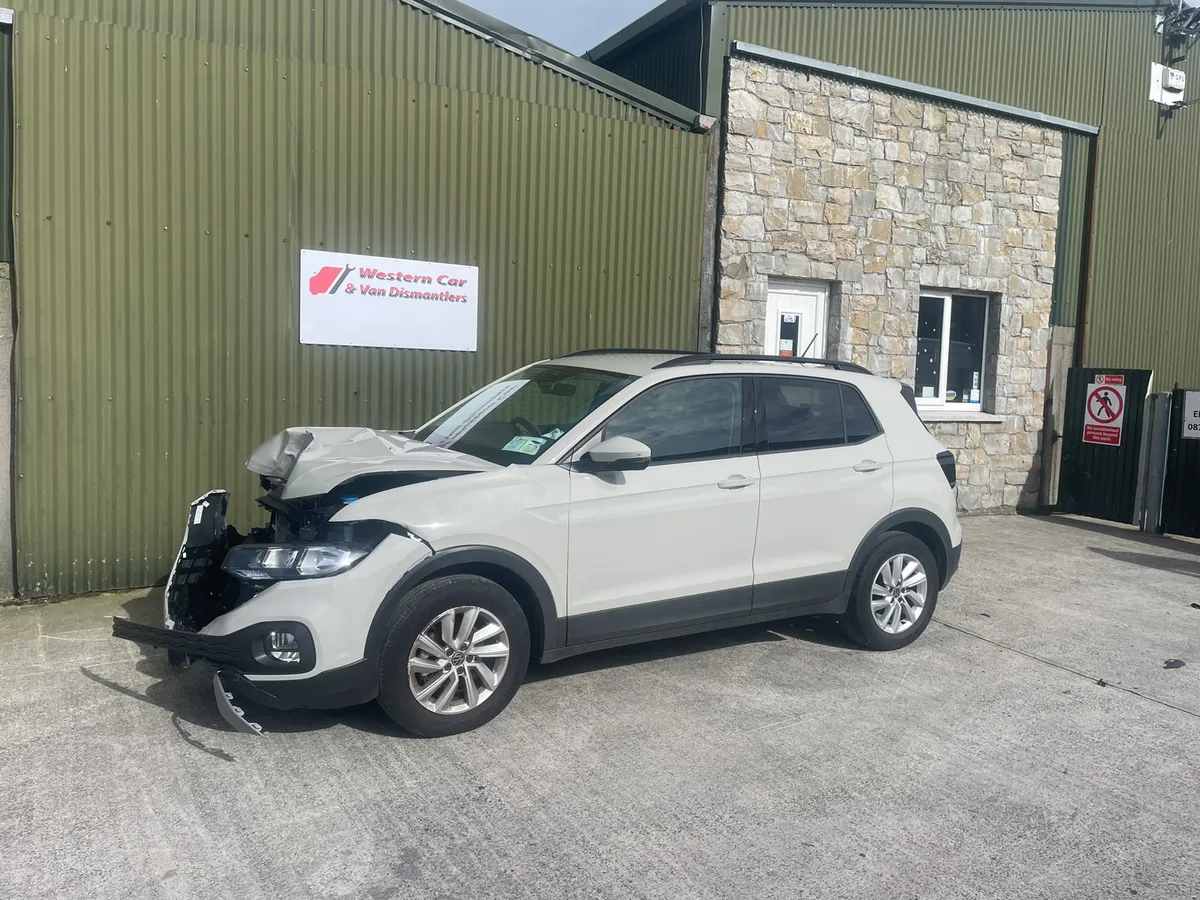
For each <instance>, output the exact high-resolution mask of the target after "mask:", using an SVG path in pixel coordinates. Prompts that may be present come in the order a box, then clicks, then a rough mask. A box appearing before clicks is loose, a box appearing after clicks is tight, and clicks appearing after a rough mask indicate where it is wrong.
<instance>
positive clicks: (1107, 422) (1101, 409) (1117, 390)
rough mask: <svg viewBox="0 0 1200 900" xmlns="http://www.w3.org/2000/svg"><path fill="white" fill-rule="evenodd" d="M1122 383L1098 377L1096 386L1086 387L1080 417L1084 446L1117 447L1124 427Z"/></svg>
mask: <svg viewBox="0 0 1200 900" xmlns="http://www.w3.org/2000/svg"><path fill="white" fill-rule="evenodd" d="M1118 379H1119V381H1118ZM1124 381H1125V379H1124V377H1123V376H1120V375H1097V376H1096V382H1095V384H1090V385H1088V393H1087V408H1086V409H1085V410H1084V416H1083V442H1084V443H1085V444H1107V445H1109V446H1111V447H1116V446H1119V445H1120V443H1121V430H1122V429H1123V428H1124V425H1125V384H1124Z"/></svg>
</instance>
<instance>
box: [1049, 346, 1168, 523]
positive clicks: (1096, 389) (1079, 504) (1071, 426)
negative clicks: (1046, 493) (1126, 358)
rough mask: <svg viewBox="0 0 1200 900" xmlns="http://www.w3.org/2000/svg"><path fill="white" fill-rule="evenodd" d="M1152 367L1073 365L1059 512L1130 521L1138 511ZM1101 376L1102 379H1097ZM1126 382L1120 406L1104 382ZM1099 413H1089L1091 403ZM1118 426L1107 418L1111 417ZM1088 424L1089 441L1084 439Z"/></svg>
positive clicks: (1059, 491)
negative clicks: (1119, 416) (1145, 421)
mask: <svg viewBox="0 0 1200 900" xmlns="http://www.w3.org/2000/svg"><path fill="white" fill-rule="evenodd" d="M1150 376H1151V373H1150V372H1149V371H1147V370H1144V369H1071V371H1070V372H1069V373H1068V374H1067V409H1066V418H1065V421H1064V423H1063V436H1062V442H1063V445H1062V468H1061V473H1062V474H1061V476H1060V478H1059V490H1058V508H1059V510H1060V511H1061V512H1065V513H1075V514H1077V515H1081V516H1091V517H1092V518H1095V519H1107V520H1109V521H1110V522H1124V523H1126V524H1132V523H1133V520H1134V516H1135V514H1136V509H1135V507H1136V504H1137V486H1138V461H1139V454H1140V453H1141V445H1142V421H1143V419H1144V417H1145V413H1146V392H1147V391H1148V390H1149V388H1150ZM1098 378H1100V379H1101V380H1100V381H1098V380H1097V379H1098ZM1119 383H1121V384H1124V387H1125V390H1124V401H1123V404H1122V408H1120V409H1118V408H1117V405H1118V401H1117V398H1116V397H1115V396H1114V395H1115V394H1117V392H1115V391H1108V392H1105V391H1104V390H1103V385H1104V384H1110V385H1117V384H1119ZM1089 402H1091V403H1092V404H1093V410H1094V411H1095V412H1097V413H1098V414H1099V418H1096V417H1095V416H1091V417H1089V415H1088V412H1087V410H1088V403H1089ZM1118 414H1123V419H1124V421H1123V422H1122V425H1121V428H1120V431H1119V438H1118V436H1117V429H1116V428H1112V427H1108V426H1106V425H1104V424H1097V423H1104V422H1105V421H1106V420H1108V419H1109V418H1110V417H1111V420H1112V421H1114V422H1115V421H1119V418H1118ZM1085 429H1086V432H1087V437H1088V438H1089V439H1090V441H1097V440H1107V441H1111V443H1092V442H1089V441H1085V440H1084V436H1085Z"/></svg>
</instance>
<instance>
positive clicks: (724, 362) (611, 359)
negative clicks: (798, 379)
mask: <svg viewBox="0 0 1200 900" xmlns="http://www.w3.org/2000/svg"><path fill="white" fill-rule="evenodd" d="M547 362H552V363H553V364H554V365H559V366H576V367H578V368H581V369H598V370H600V371H605V372H619V373H621V374H623V375H634V376H637V377H639V378H644V377H647V376H650V375H655V376H662V377H669V376H671V375H684V374H689V375H700V374H713V375H715V374H718V373H719V374H724V375H728V374H732V373H741V374H745V373H747V372H754V373H758V374H773V375H810V376H811V375H825V376H830V377H835V378H837V380H845V381H852V382H853V381H857V380H860V379H863V378H867V379H871V378H875V377H876V376H874V375H872V374H871V373H870V372H868V371H867V370H866V369H863V368H862V367H861V366H856V365H854V364H852V363H846V362H840V361H838V360H807V359H803V360H802V359H789V358H784V357H766V356H755V357H739V356H736V355H723V354H716V353H701V352H697V351H686V350H583V351H579V352H577V353H571V354H568V355H567V356H560V357H556V358H555V359H553V360H547ZM668 364H669V365H668Z"/></svg>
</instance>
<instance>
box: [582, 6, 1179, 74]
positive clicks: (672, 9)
mask: <svg viewBox="0 0 1200 900" xmlns="http://www.w3.org/2000/svg"><path fill="white" fill-rule="evenodd" d="M713 2H714V0H666V2H664V3H662V4H660V5H658V6H656V7H655V8H654V9H652V10H650V11H649V12H648V13H646V14H645V15H644V16H642V17H641V18H640V19H638V20H637V21H635V22H633V23H631V24H630V25H628V26H626V27H625V28H622V29H621V30H620V31H618V32H617V33H616V34H614V35H613V36H612V37H610V38H608V39H607V40H605V41H603V42H601V43H600V44H597V45H596V46H595V47H593V48H592V49H591V50H589V51H588V52H587V53H585V54H584V55H583V56H584V58H585V59H588V60H596V61H599V60H602V59H604V58H605V57H606V56H609V55H611V54H612V53H613V52H614V51H617V50H620V49H622V48H624V47H627V46H630V45H632V44H636V43H637V42H638V41H640V40H641V39H642V38H645V37H649V36H650V34H652V33H653V32H654V31H657V30H658V29H659V28H661V27H663V26H665V25H668V24H670V23H671V22H672V21H673V20H675V19H676V18H677V17H679V16H680V15H683V14H686V13H688V12H691V11H695V10H698V9H700V8H701V7H704V6H708V5H711V4H712V3H713ZM724 4H725V5H726V6H797V7H805V6H808V7H826V8H828V7H839V6H842V7H848V8H859V9H864V8H866V9H872V8H874V9H884V8H886V9H898V8H900V9H903V8H905V7H908V8H911V9H1028V10H1039V11H1043V10H1080V11H1101V10H1118V11H1127V12H1129V11H1132V12H1138V11H1141V12H1153V11H1155V10H1160V9H1162V8H1163V6H1164V4H1163V2H1161V0H1023V2H1022V0H724Z"/></svg>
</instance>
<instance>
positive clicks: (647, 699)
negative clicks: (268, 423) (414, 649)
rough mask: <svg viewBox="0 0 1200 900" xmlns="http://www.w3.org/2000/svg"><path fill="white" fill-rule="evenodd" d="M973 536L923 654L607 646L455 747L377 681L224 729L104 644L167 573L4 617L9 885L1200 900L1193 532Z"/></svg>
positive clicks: (834, 648)
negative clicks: (401, 707) (400, 716)
mask: <svg viewBox="0 0 1200 900" xmlns="http://www.w3.org/2000/svg"><path fill="white" fill-rule="evenodd" d="M965 530H966V535H967V549H966V554H965V558H964V562H963V570H962V572H961V574H960V576H959V578H958V579H957V580H956V582H955V583H954V584H953V585H952V587H951V588H950V590H948V591H947V592H946V593H945V594H944V596H943V597H942V602H941V603H940V605H939V607H938V610H937V616H936V623H935V624H933V625H932V626H931V627H930V629H929V630H928V632H927V633H926V634H925V636H924V637H923V638H922V639H921V641H919V642H918V643H917V644H916V645H915V646H914V647H912V648H910V649H909V650H906V651H903V652H899V653H894V654H876V653H868V652H864V651H860V650H856V649H853V648H851V647H849V646H847V645H846V644H845V643H843V642H842V641H841V640H840V639H839V638H838V637H837V634H836V632H834V631H832V630H831V629H829V628H828V627H826V626H824V625H823V624H820V623H818V624H815V625H814V624H813V623H810V622H807V621H803V620H801V621H796V622H788V623H783V624H780V625H778V626H774V627H753V628H743V629H740V630H737V631H734V632H731V633H725V634H718V635H710V636H703V637H697V638H691V639H684V640H675V641H669V642H664V643H659V644H654V645H647V646H642V647H639V648H634V649H629V650H622V651H611V652H606V653H602V654H598V655H595V656H592V657H583V658H579V659H575V660H572V661H568V662H566V663H562V664H559V665H557V666H552V667H546V668H543V669H540V670H537V671H535V672H533V673H531V676H530V679H529V682H528V683H527V684H526V685H525V686H524V687H523V688H522V690H521V691H520V693H519V694H518V695H517V699H516V700H515V702H514V704H513V706H512V707H511V708H510V709H509V710H508V711H507V712H506V713H505V714H504V715H503V716H501V717H500V718H499V719H498V720H496V721H495V722H494V723H493V724H492V725H490V726H489V727H487V728H485V729H484V730H482V731H479V732H475V733H473V734H468V735H464V736H461V737H458V738H452V739H447V740H442V741H419V740H409V739H406V738H404V737H402V736H399V735H397V734H396V733H395V732H394V730H393V729H392V728H391V727H390V725H389V723H388V722H387V720H386V719H385V718H384V717H383V714H382V713H381V712H380V711H379V710H378V708H377V707H375V706H373V705H372V706H368V707H362V708H359V709H356V710H350V711H346V712H340V713H335V714H315V713H275V714H267V715H263V716H261V717H260V721H262V722H263V723H264V724H265V725H266V727H267V729H268V730H269V731H270V732H271V733H270V734H269V736H267V737H263V738H257V737H253V736H246V735H241V734H236V733H233V732H231V731H230V730H228V729H227V728H226V726H225V725H224V723H223V722H222V721H221V719H220V718H219V717H218V715H217V712H216V710H215V708H214V705H213V702H212V697H211V693H210V690H211V689H210V682H209V679H210V676H209V674H208V670H207V669H205V668H203V667H193V668H192V669H191V670H189V671H187V672H185V673H182V674H179V673H175V672H172V671H170V670H169V669H168V667H167V665H166V662H165V658H164V657H163V655H162V654H161V653H158V652H151V653H149V655H143V654H142V652H141V651H140V650H139V648H138V647H136V646H135V645H132V644H127V643H122V642H118V641H115V640H113V639H111V638H110V637H109V636H108V630H109V625H108V621H107V619H106V617H107V616H109V615H112V614H114V613H117V614H126V613H132V614H133V615H135V617H139V618H143V619H145V620H150V619H152V618H153V606H154V604H155V603H156V602H157V601H156V600H155V599H154V598H153V597H149V596H134V597H132V598H131V596H130V595H124V596H107V597H92V598H85V599H81V600H73V601H70V602H66V603H61V604H57V605H53V606H43V607H38V608H24V609H9V610H0V723H2V725H0V896H3V897H14V898H22V900H27V898H34V897H53V898H64V897H88V898H110V897H111V898H122V900H125V898H159V897H179V898H200V897H234V898H238V900H249V898H264V900H265V898H270V900H276V898H279V897H288V898H307V897H351V898H377V900H382V898H392V897H396V898H409V897H422V898H523V897H537V898H551V900H562V898H621V900H625V898H642V897H647V898H669V900H683V898H747V897H780V898H802V897H810V898H834V897H847V898H865V897H881V898H889V900H892V898H909V897H920V898H953V900H961V898H973V897H997V898H1017V897H1039V898H1055V900H1065V898H1088V900H1094V898H1107V897H1114V898H1115V897H1120V898H1128V897H1134V896H1137V897H1152V898H1159V897H1162V898H1167V897H1170V898H1177V897H1200V849H1198V848H1200V609H1197V608H1195V607H1194V606H1193V605H1192V604H1195V603H1200V545H1196V544H1189V543H1185V542H1179V541H1169V540H1160V539H1151V538H1144V537H1142V536H1141V535H1138V534H1137V533H1135V532H1130V531H1125V530H1122V529H1119V528H1115V527H1110V526H1106V525H1102V524H1098V523H1089V522H1083V521H1080V520H1071V519H1062V518H1055V519H1024V518H1021V519H1018V518H994V519H982V520H981V519H975V520H969V521H967V522H966V523H965ZM1168 658H1179V659H1183V660H1185V661H1186V662H1187V665H1186V666H1185V667H1184V668H1179V669H1164V668H1163V662H1164V660H1166V659H1168ZM1100 682H1103V685H1102V684H1101V683H1100Z"/></svg>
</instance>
